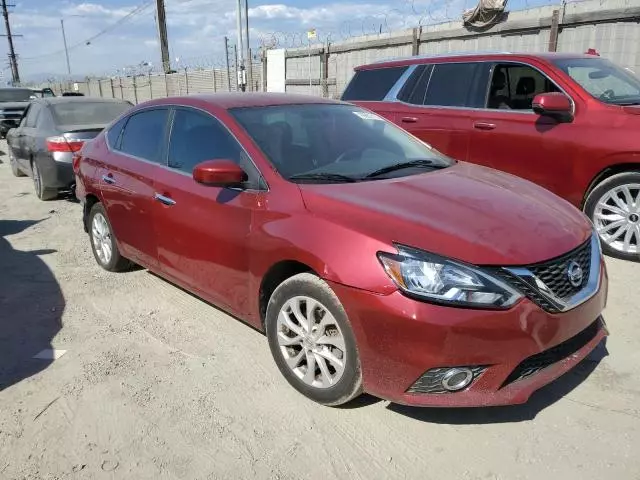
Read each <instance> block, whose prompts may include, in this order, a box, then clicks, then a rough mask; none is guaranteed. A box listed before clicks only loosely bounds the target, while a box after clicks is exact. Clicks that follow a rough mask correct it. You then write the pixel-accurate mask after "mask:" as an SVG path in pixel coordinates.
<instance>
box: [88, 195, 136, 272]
mask: <svg viewBox="0 0 640 480" xmlns="http://www.w3.org/2000/svg"><path fill="white" fill-rule="evenodd" d="M89 237H90V238H91V250H92V251H93V256H94V257H95V259H96V262H98V265H100V266H101V267H102V268H104V269H105V270H108V271H109V272H121V271H123V270H127V269H128V268H129V267H130V266H131V262H129V260H127V259H126V258H124V257H123V256H122V255H120V250H118V244H117V243H116V239H115V237H114V235H113V230H112V229H111V224H110V223H109V220H107V214H106V212H105V211H104V207H103V206H102V204H101V203H96V204H95V205H94V206H93V207H92V208H91V212H90V213H89Z"/></svg>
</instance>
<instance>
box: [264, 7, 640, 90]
mask: <svg viewBox="0 0 640 480" xmlns="http://www.w3.org/2000/svg"><path fill="white" fill-rule="evenodd" d="M554 10H557V11H558V19H559V22H558V27H557V44H555V45H554V43H553V42H552V41H551V39H552V29H553V28H552V16H553V14H554ZM505 17H506V18H505V19H503V21H501V22H500V23H498V24H497V25H494V26H493V27H492V28H490V29H489V30H487V31H483V32H478V31H470V30H468V29H466V28H465V27H464V26H463V25H462V23H461V22H448V23H443V24H439V25H432V26H423V27H421V28H415V29H408V30H401V31H397V32H392V33H386V34H380V35H368V36H363V37H357V38H352V39H349V40H348V41H344V42H338V43H333V44H330V45H311V47H310V48H306V47H305V48H298V49H288V50H287V51H286V66H285V67H284V68H285V71H286V84H287V86H286V91H287V92H292V93H311V94H314V95H324V96H329V97H339V95H340V94H341V93H342V91H343V90H344V88H345V86H346V85H347V83H348V82H349V80H350V79H351V77H352V76H353V69H354V67H356V66H358V65H362V64H366V63H371V62H374V61H379V60H384V59H389V58H394V57H407V56H411V55H412V54H419V55H429V54H441V53H450V52H480V51H510V52H546V51H554V49H555V51H558V52H575V53H584V52H586V51H587V49H589V48H595V49H596V50H597V51H598V52H599V53H600V54H601V55H602V56H604V57H607V58H609V59H611V60H613V61H614V62H616V63H618V64H620V65H622V66H624V67H628V68H631V69H632V70H634V71H636V72H637V73H639V74H640V23H639V22H640V0H607V2H606V3H602V2H601V1H600V0H588V1H583V2H575V3H567V4H566V5H564V7H563V6H560V5H557V6H545V7H540V8H535V9H529V10H523V11H519V12H510V13H508V14H507V15H506V16H505ZM309 53H311V57H309ZM325 55H326V56H327V58H323V56H325ZM323 62H324V63H323ZM323 65H326V73H325V72H324V70H325V69H323ZM267 68H269V66H267ZM310 71H311V78H309V77H310V75H309V72H310ZM310 84H311V85H310Z"/></svg>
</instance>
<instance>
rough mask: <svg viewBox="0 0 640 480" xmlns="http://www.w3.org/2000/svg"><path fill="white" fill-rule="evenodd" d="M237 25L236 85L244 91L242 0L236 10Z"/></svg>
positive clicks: (239, 0)
mask: <svg viewBox="0 0 640 480" xmlns="http://www.w3.org/2000/svg"><path fill="white" fill-rule="evenodd" d="M236 19H237V27H238V50H237V51H238V68H239V69H240V70H239V73H238V87H239V88H240V90H242V91H243V92H244V91H245V73H244V59H243V58H242V55H243V52H242V50H243V47H242V0H238V12H237V18H236Z"/></svg>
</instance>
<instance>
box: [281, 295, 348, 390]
mask: <svg viewBox="0 0 640 480" xmlns="http://www.w3.org/2000/svg"><path fill="white" fill-rule="evenodd" d="M277 338H278V345H279V347H280V353H281V354H282V356H283V358H284V360H285V362H286V364H287V365H288V367H289V368H290V369H291V371H292V372H293V373H294V374H295V375H296V376H297V377H298V378H300V379H301V380H302V381H303V382H304V383H305V384H307V385H309V386H311V387H315V388H320V389H325V388H329V387H332V386H334V385H336V383H338V381H340V378H341V377H342V375H343V373H344V370H345V365H346V362H347V361H348V358H347V352H346V347H345V338H344V335H343V333H342V331H341V329H340V326H339V325H338V323H337V322H336V319H335V318H334V316H333V315H332V314H331V312H329V310H328V309H327V307H325V306H324V305H323V304H322V303H320V302H319V301H317V300H315V299H313V298H311V297H307V296H297V297H293V298H291V299H289V300H287V301H286V302H285V303H284V305H283V306H282V308H281V309H280V312H279V314H278V321H277Z"/></svg>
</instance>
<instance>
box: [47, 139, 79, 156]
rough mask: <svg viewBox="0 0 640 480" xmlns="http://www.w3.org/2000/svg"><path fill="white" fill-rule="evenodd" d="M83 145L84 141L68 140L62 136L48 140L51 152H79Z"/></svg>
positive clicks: (48, 147)
mask: <svg viewBox="0 0 640 480" xmlns="http://www.w3.org/2000/svg"><path fill="white" fill-rule="evenodd" d="M82 145H84V141H82V140H67V139H66V138H64V137H62V136H60V137H49V138H47V150H49V151H50V152H78V151H80V149H81V148H82Z"/></svg>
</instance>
